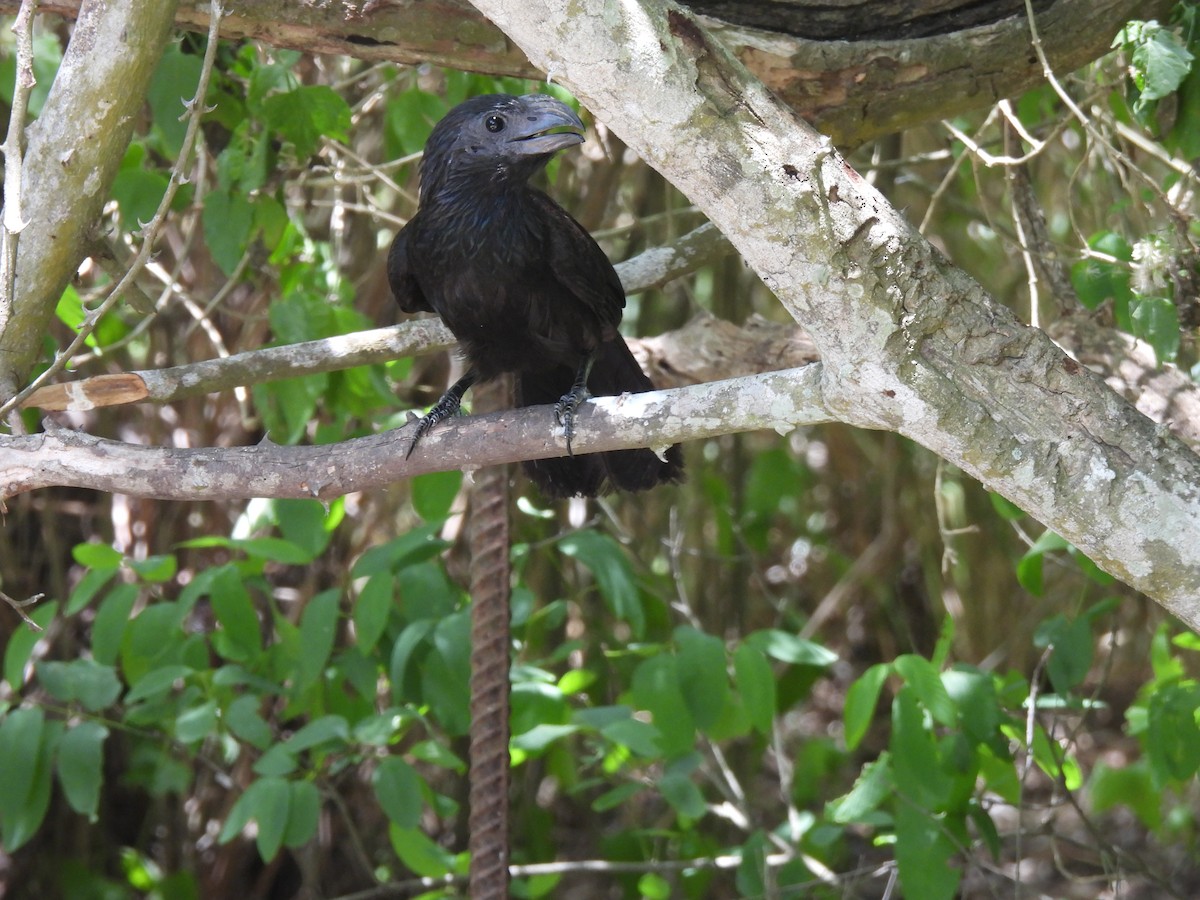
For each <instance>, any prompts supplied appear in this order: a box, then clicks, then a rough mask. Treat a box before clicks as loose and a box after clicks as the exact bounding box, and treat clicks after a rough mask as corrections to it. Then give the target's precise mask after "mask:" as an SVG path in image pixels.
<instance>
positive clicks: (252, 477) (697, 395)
mask: <svg viewBox="0 0 1200 900" xmlns="http://www.w3.org/2000/svg"><path fill="white" fill-rule="evenodd" d="M820 380H821V377H820V365H819V364H817V365H812V366H806V367H804V368H802V369H790V370H786V371H782V372H768V373H765V374H763V375H754V376H750V377H748V378H737V379H731V380H728V381H719V382H714V383H712V384H703V385H697V386H695V387H689V388H678V389H676V390H671V391H654V392H650V393H646V394H633V395H625V396H621V397H602V398H599V399H597V400H590V401H588V402H587V403H585V404H584V405H583V407H581V409H580V413H579V417H578V418H577V419H576V423H575V435H574V437H573V439H572V446H573V447H574V448H575V451H576V452H579V453H582V452H596V451H601V450H620V449H625V448H630V447H667V446H669V445H670V444H674V443H676V442H678V441H681V440H694V439H698V438H705V437H713V436H715V435H721V434H732V433H734V432H738V431H753V430H759V429H763V428H774V429H776V430H778V431H780V432H786V431H790V430H791V429H792V428H795V427H797V426H799V425H814V424H819V423H822V422H829V421H832V417H831V416H830V415H829V413H828V412H826V410H825V408H824V404H823V401H822V399H821V387H820ZM412 427H413V426H412V425H409V426H407V427H406V429H399V430H395V431H389V432H386V433H383V434H378V435H371V436H369V437H364V438H358V439H355V440H350V441H345V442H343V443H338V444H324V445H320V446H314V447H283V446H279V445H277V444H271V443H264V444H259V445H258V446H255V447H236V448H232V449H166V448H156V447H145V446H141V445H138V444H126V443H122V442H120V441H110V440H105V439H103V438H97V437H92V436H91V435H87V434H83V433H81V432H74V431H69V430H67V429H64V428H61V427H58V426H55V425H53V423H48V430H47V431H46V432H45V433H43V434H36V435H21V436H16V437H0V501H2V500H4V499H6V498H8V497H12V496H13V495H15V494H19V493H22V492H24V491H30V490H36V489H37V488H42V487H48V486H51V485H67V486H72V487H84V488H93V489H95V490H99V491H107V492H110V493H116V494H126V495H129V496H135V497H156V498H159V499H177V500H222V499H240V498H246V497H317V498H320V499H329V498H332V497H337V496H340V495H342V494H346V493H349V492H351V491H362V490H369V489H372V488H380V487H384V486H386V485H388V484H391V483H392V482H395V481H399V480H400V479H403V478H411V477H412V476H414V475H420V474H422V473H424V472H437V471H444V470H447V469H456V468H460V469H469V470H475V469H478V468H481V467H483V466H489V465H494V464H496V463H507V462H515V461H517V460H521V459H540V458H543V457H547V456H562V455H564V454H565V453H566V442H565V440H564V439H563V436H562V430H561V428H559V427H557V426H556V425H555V424H554V411H553V407H550V406H540V407H533V408H526V409H520V410H515V411H509V412H504V413H497V414H492V415H487V416H475V417H469V418H458V419H454V420H452V421H450V422H447V423H444V424H442V425H440V426H438V427H437V428H435V429H434V430H433V431H431V432H430V433H429V434H428V435H426V436H425V437H424V438H423V439H422V441H421V446H420V448H419V450H418V451H417V452H416V453H414V454H413V456H412V458H411V459H406V458H405V456H404V454H403V453H402V452H400V448H402V447H405V446H407V443H408V439H409V435H408V434H407V433H405V432H406V431H407V429H411V428H412Z"/></svg>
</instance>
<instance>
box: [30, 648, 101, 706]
mask: <svg viewBox="0 0 1200 900" xmlns="http://www.w3.org/2000/svg"><path fill="white" fill-rule="evenodd" d="M34 669H35V671H36V672H37V677H38V681H40V682H41V683H42V686H43V687H44V688H45V689H46V690H47V691H48V692H49V693H50V694H51V695H53V696H54V697H56V698H57V699H59V700H62V701H63V702H64V703H73V702H78V703H79V704H80V705H81V706H83V708H84V709H86V710H88V711H89V712H96V711H97V710H101V709H104V707H106V706H111V705H112V704H113V703H115V702H116V700H117V697H119V696H120V695H121V681H120V679H119V678H117V673H116V671H115V670H114V669H113V667H112V666H102V665H100V663H98V662H96V661H94V660H91V659H74V660H71V661H70V662H56V661H49V662H41V661H39V662H37V663H35V664H34Z"/></svg>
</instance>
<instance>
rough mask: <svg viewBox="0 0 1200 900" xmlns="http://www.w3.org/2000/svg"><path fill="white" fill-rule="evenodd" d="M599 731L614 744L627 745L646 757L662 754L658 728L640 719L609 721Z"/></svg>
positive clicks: (651, 757) (650, 757)
mask: <svg viewBox="0 0 1200 900" xmlns="http://www.w3.org/2000/svg"><path fill="white" fill-rule="evenodd" d="M600 733H601V734H602V735H604V737H606V738H608V740H610V741H612V742H613V743H614V744H618V745H620V746H622V747H627V748H628V749H629V750H631V751H632V752H633V753H635V754H637V755H638V756H643V757H645V758H646V759H656V758H658V757H660V756H662V748H661V747H660V746H659V745H660V743H661V741H662V737H661V734H660V732H659V730H658V729H657V728H655V727H654V726H653V725H650V724H648V723H646V722H643V721H641V720H640V719H623V720H621V721H617V722H611V723H609V724H608V725H605V726H603V727H602V728H601V729H600ZM689 747H690V744H689Z"/></svg>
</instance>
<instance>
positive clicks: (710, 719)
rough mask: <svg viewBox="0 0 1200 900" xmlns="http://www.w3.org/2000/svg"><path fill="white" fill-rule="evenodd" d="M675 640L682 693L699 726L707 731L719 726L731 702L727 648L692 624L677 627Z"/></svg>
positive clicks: (678, 675) (676, 670) (676, 669)
mask: <svg viewBox="0 0 1200 900" xmlns="http://www.w3.org/2000/svg"><path fill="white" fill-rule="evenodd" d="M674 639H675V647H676V653H675V657H676V665H675V672H676V676H677V677H678V679H679V690H680V693H682V694H683V700H684V702H685V703H686V704H687V707H688V711H689V712H691V714H692V720H693V721H694V722H695V724H696V727H697V728H699V729H700V730H701V731H705V732H707V731H708V730H709V729H711V728H712V727H713V725H715V724H716V723H717V720H718V719H719V718H720V717H721V710H722V709H723V708H724V707H725V703H726V701H727V700H728V699H729V676H728V674H727V673H726V668H725V667H726V660H725V645H724V644H723V643H722V642H721V640H720V639H719V638H716V637H713V636H712V635H710V634H705V633H704V632H702V631H698V630H697V629H695V628H692V627H691V626H690V625H680V626H679V627H678V628H676V629H675V633H674Z"/></svg>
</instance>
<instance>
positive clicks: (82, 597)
mask: <svg viewBox="0 0 1200 900" xmlns="http://www.w3.org/2000/svg"><path fill="white" fill-rule="evenodd" d="M118 571H119V570H118V569H117V568H116V567H115V566H114V567H105V568H100V569H89V570H88V571H87V572H85V573H84V575H83V577H82V578H80V579H79V583H78V584H76V585H75V589H74V590H72V591H71V596H70V597H68V598H67V610H66V614H67V615H68V616H73V615H75V613H77V612H79V611H80V610H81V609H83V608H84V607H85V606H87V605H88V604H89V603H91V602H92V598H93V597H95V596H96V594H97V593H99V592H100V589H101V588H103V587H104V585H106V584H108V582H109V581H110V580H111V579H112V577H113V576H114V575H116V574H117V572H118Z"/></svg>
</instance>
